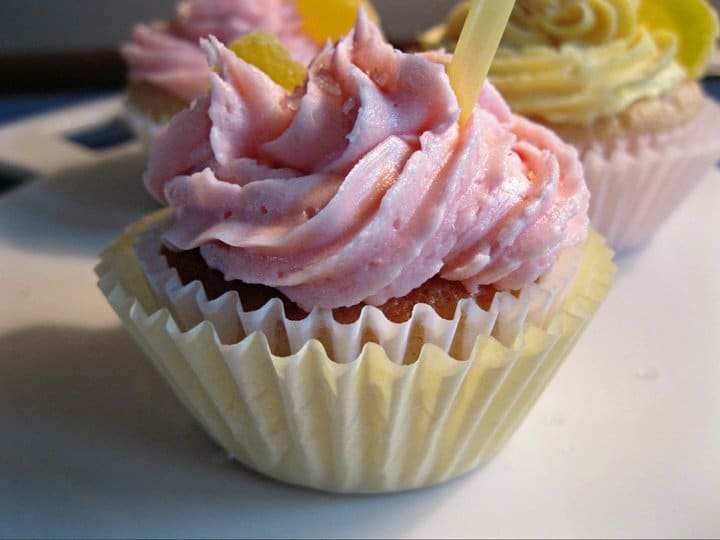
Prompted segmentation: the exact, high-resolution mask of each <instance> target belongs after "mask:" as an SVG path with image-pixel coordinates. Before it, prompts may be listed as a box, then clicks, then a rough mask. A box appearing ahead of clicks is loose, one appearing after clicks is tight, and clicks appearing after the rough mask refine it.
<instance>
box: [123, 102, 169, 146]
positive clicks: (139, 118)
mask: <svg viewBox="0 0 720 540" xmlns="http://www.w3.org/2000/svg"><path fill="white" fill-rule="evenodd" d="M123 118H124V120H125V123H126V124H127V125H128V127H129V128H130V130H131V131H132V132H133V134H134V135H135V137H137V138H138V139H139V140H140V142H141V144H142V147H143V150H144V151H145V154H149V153H150V149H151V148H152V145H153V143H154V142H155V139H157V136H158V135H159V134H160V132H161V131H162V130H163V129H164V128H165V126H166V125H167V123H168V122H169V121H170V118H171V117H169V116H168V117H167V118H161V119H157V120H156V119H154V118H152V117H151V116H150V115H148V114H147V113H145V112H143V111H142V110H141V109H139V108H138V107H136V106H135V105H133V104H132V103H131V102H130V101H129V100H127V99H126V100H125V106H124V107H123Z"/></svg>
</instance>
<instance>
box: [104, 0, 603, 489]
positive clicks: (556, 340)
mask: <svg viewBox="0 0 720 540" xmlns="http://www.w3.org/2000/svg"><path fill="white" fill-rule="evenodd" d="M203 48H204V50H205V51H206V52H207V55H208V59H209V63H210V65H212V66H213V67H214V69H213V71H212V73H211V75H210V91H209V94H208V95H207V96H206V97H203V98H200V99H198V100H196V101H195V102H194V104H193V105H192V107H191V108H189V109H187V110H185V111H183V112H181V113H180V114H178V115H176V116H175V117H174V118H173V119H172V120H171V121H170V123H169V125H168V127H167V129H166V130H165V131H164V132H163V133H162V134H161V136H160V137H159V139H158V142H157V144H156V145H155V146H154V148H153V151H152V154H151V156H150V159H149V162H148V167H147V170H146V172H145V175H144V182H145V185H146V186H147V188H148V190H149V191H150V193H152V194H153V195H154V196H155V197H157V198H158V200H159V201H160V202H162V203H163V204H166V205H167V206H168V207H167V208H165V209H163V210H161V211H159V212H158V213H156V214H153V215H150V216H148V217H146V218H145V219H143V220H141V221H139V222H138V223H135V224H134V225H132V226H130V227H129V228H128V229H127V230H126V232H125V233H124V234H123V235H121V236H120V237H119V238H118V239H117V240H116V241H115V242H114V243H113V244H112V245H111V246H110V247H109V248H108V249H107V250H106V251H105V252H104V253H103V254H102V257H101V259H102V260H101V262H100V264H99V265H98V267H97V273H98V275H99V286H100V289H101V290H102V291H103V293H104V294H105V295H106V296H107V299H108V301H109V303H110V304H111V305H112V306H113V308H114V309H115V310H116V311H117V313H118V315H119V316H120V318H121V319H122V321H123V322H124V324H125V325H126V327H127V328H128V329H129V330H130V332H131V333H132V335H133V336H134V337H135V338H136V339H137V341H138V342H139V343H140V345H141V346H142V348H143V349H144V350H145V351H146V353H147V354H148V356H149V357H150V358H151V360H152V362H153V363H154V364H155V366H156V367H157V369H158V371H159V372H160V373H161V374H162V375H163V376H164V377H165V378H166V379H167V380H168V382H169V384H170V385H171V386H172V387H173V388H174V389H175V391H176V392H177V394H178V396H179V397H180V399H181V400H182V401H183V403H185V405H186V406H187V408H188V409H189V410H190V411H191V412H192V414H193V415H194V416H195V418H196V419H197V421H198V422H199V423H200V424H202V425H203V426H204V427H205V429H206V430H207V431H208V433H209V434H210V435H211V436H212V437H213V439H214V440H215V441H217V443H218V444H220V445H221V446H222V447H223V448H224V449H225V450H226V451H227V452H228V453H229V454H230V455H231V456H233V457H234V458H236V459H237V460H238V461H239V462H241V463H242V464H244V465H245V466H247V467H249V468H251V469H254V470H256V471H258V472H260V473H262V474H265V475H268V476H270V477H272V478H276V479H278V480H281V481H284V482H289V483H292V484H298V485H302V486H307V487H311V488H315V489H321V490H327V491H333V492H356V493H357V492H364V493H367V492H388V491H398V490H406V489H412V488H418V487H421V486H427V485H431V484H436V483H438V482H443V481H446V480H449V479H451V478H454V477H456V476H458V475H461V474H463V473H465V472H466V471H469V470H470V469H473V468H474V467H476V466H478V465H479V464H481V463H484V462H486V461H487V460H489V459H490V458H491V457H492V456H493V455H495V454H496V453H497V452H498V450H499V449H500V448H501V447H502V446H503V444H504V443H505V442H506V441H507V440H508V438H509V437H510V436H511V435H512V433H513V432H514V430H515V429H516V428H517V426H518V425H519V424H520V422H521V421H522V419H523V418H524V417H525V415H526V414H527V412H528V411H529V409H530V408H531V406H532V404H533V403H534V402H535V401H536V399H537V398H538V397H539V395H540V393H541V392H542V390H543V389H544V388H545V386H546V385H547V383H548V382H549V380H550V379H551V377H552V375H553V373H554V372H555V371H556V370H557V368H558V367H559V366H560V364H561V363H562V361H563V360H564V358H565V357H566V356H567V354H568V352H569V350H570V349H571V347H572V345H573V344H574V342H575V340H576V339H577V338H578V337H579V335H580V333H581V331H582V329H583V328H584V327H585V325H586V324H587V323H588V321H589V319H590V318H591V316H592V315H593V313H594V312H595V310H596V309H597V307H598V306H599V304H600V303H601V301H602V299H603V298H604V296H605V294H606V292H607V290H608V288H609V286H610V283H611V281H612V275H613V271H614V267H613V265H612V262H611V257H612V253H611V251H610V250H609V249H608V248H606V247H605V245H604V241H603V239H602V237H601V236H599V235H598V234H597V233H594V232H592V231H590V230H589V228H588V216H587V205H588V192H587V188H586V185H585V182H584V179H583V174H582V166H581V164H580V161H579V160H578V157H577V152H576V151H575V150H574V148H572V147H571V146H569V145H567V144H565V143H563V142H562V141H561V140H560V139H559V138H558V137H557V136H556V135H554V134H553V133H552V132H551V131H549V130H547V129H546V128H544V127H542V126H539V125H537V124H534V123H532V122H530V121H528V120H526V119H524V118H522V117H520V116H517V115H515V114H512V113H511V112H510V110H509V108H508V107H507V105H506V103H505V102H504V101H503V99H502V98H501V96H500V95H499V94H498V93H497V92H496V91H495V89H494V88H493V86H492V85H491V84H489V83H486V84H485V86H484V89H483V91H482V93H481V95H480V97H479V99H478V102H477V105H476V106H475V108H474V110H473V112H472V114H471V115H470V119H469V120H468V121H467V122H466V123H464V124H462V125H460V124H459V123H458V115H459V109H458V104H457V100H456V98H455V95H454V94H453V92H452V90H451V87H450V85H449V81H448V78H447V75H446V73H445V63H446V62H447V60H448V57H447V55H443V54H435V53H431V54H419V55H415V54H406V53H403V52H401V51H399V50H395V49H394V48H393V47H392V46H391V45H389V44H388V43H387V42H386V41H385V40H384V38H383V36H382V34H381V32H380V31H379V30H378V28H377V27H376V26H375V25H374V24H373V23H372V22H371V21H369V20H368V19H367V18H366V17H365V16H364V15H363V14H362V12H361V13H360V15H359V16H358V18H357V22H356V24H355V27H354V28H353V29H352V31H351V32H350V33H349V34H348V35H346V36H345V37H343V38H341V39H340V40H339V41H338V42H337V43H336V44H335V45H333V46H328V47H327V48H326V49H324V50H323V51H322V52H321V53H320V54H319V55H318V56H317V57H316V58H315V59H314V60H313V61H312V63H311V64H310V67H309V68H308V76H307V80H306V81H305V84H304V85H303V86H302V87H298V88H296V89H295V90H294V91H287V90H286V89H284V88H282V87H281V86H279V85H277V84H276V83H274V82H273V80H272V79H271V78H270V77H268V76H267V75H266V74H265V73H264V72H263V71H261V70H259V69H257V68H256V67H255V66H253V65H250V64H248V63H246V62H245V61H243V60H241V59H239V58H238V57H236V56H235V55H234V54H233V53H232V51H230V50H229V49H227V48H226V47H225V46H224V45H223V44H222V43H221V42H220V41H219V40H217V39H215V38H214V37H209V38H208V39H207V40H204V41H203Z"/></svg>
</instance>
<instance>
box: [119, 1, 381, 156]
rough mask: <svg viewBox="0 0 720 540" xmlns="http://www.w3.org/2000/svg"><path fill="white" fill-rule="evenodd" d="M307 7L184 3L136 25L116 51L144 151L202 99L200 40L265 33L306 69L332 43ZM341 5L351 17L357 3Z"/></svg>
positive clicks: (203, 65) (273, 3) (205, 77)
mask: <svg viewBox="0 0 720 540" xmlns="http://www.w3.org/2000/svg"><path fill="white" fill-rule="evenodd" d="M307 4H312V3H311V2H310V3H309V2H307V1H305V2H303V1H302V0H300V1H299V2H296V1H294V0H292V1H290V0H184V1H183V2H180V3H179V4H178V5H177V8H176V11H175V14H174V16H173V17H172V18H170V19H169V20H166V21H155V22H152V23H149V24H143V23H140V24H138V25H136V26H135V28H134V29H133V32H132V38H131V40H130V41H128V42H127V43H125V44H123V45H122V46H121V48H120V53H121V55H122V57H123V59H124V60H125V62H126V64H127V68H128V89H127V108H126V112H127V118H128V121H129V123H130V125H131V127H132V128H133V130H134V131H135V132H136V134H138V135H139V136H140V138H141V139H142V140H143V142H144V143H146V145H149V144H150V143H151V141H153V140H154V138H155V137H156V136H157V133H158V132H159V131H160V129H161V128H162V127H163V126H164V125H165V124H166V123H167V121H168V119H169V118H170V117H171V116H172V115H174V114H175V113H177V112H179V111H181V110H183V109H184V108H185V107H187V106H188V105H189V104H190V103H191V102H192V101H193V100H195V99H197V98H199V97H201V96H203V95H205V94H206V93H207V90H208V75H209V73H210V71H209V68H208V64H207V60H206V55H205V53H204V52H203V50H202V49H201V48H200V44H199V40H200V39H201V38H204V37H207V36H208V35H210V34H212V35H214V36H215V37H216V38H217V39H219V40H220V41H221V42H223V43H226V44H230V43H232V42H233V41H234V40H237V39H239V38H241V37H242V36H245V35H247V34H249V33H252V32H258V31H262V32H268V33H270V34H273V35H274V36H276V37H277V38H278V39H279V40H280V42H281V43H282V44H283V45H284V46H285V48H286V49H287V51H288V52H289V53H290V56H291V57H292V59H293V60H295V61H296V62H298V63H300V64H302V65H307V63H308V62H309V61H310V60H311V59H312V58H313V57H314V56H315V55H316V54H317V53H318V52H319V51H320V49H321V48H322V46H324V45H325V42H326V41H327V39H328V38H333V35H332V32H330V34H328V33H327V30H326V28H327V26H328V25H327V24H322V21H320V22H319V23H318V21H315V14H313V13H312V12H311V10H312V8H313V6H312V5H307ZM340 4H343V5H339V7H338V9H341V8H343V7H344V5H345V4H347V5H348V6H349V8H348V7H347V6H345V9H344V11H345V12H347V11H348V10H349V9H352V10H353V11H352V13H353V15H354V9H355V7H356V6H357V4H358V2H352V1H350V0H346V1H345V2H340ZM373 13H374V12H373ZM321 15H322V14H318V17H321ZM318 24H319V26H318ZM340 24H341V25H345V27H344V28H343V29H342V33H345V32H347V31H348V30H349V28H350V27H351V26H352V21H343V20H341V21H340ZM331 25H332V24H331ZM336 25H337V23H336ZM335 37H336V36H335Z"/></svg>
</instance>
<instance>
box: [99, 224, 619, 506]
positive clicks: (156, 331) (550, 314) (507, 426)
mask: <svg viewBox="0 0 720 540" xmlns="http://www.w3.org/2000/svg"><path fill="white" fill-rule="evenodd" d="M166 215H167V213H166V212H165V211H161V212H160V213H158V214H155V215H152V216H150V217H148V218H146V219H144V220H141V221H140V222H138V223H136V224H134V225H132V226H131V227H129V228H128V230H127V231H126V232H125V233H124V234H123V235H122V236H121V237H120V238H118V239H117V240H116V241H115V242H114V243H113V244H112V245H111V246H110V247H109V248H108V249H107V250H106V251H105V252H104V253H103V254H102V256H101V262H100V263H99V264H98V266H97V268H96V272H97V274H98V276H99V287H100V289H101V290H102V291H103V293H104V294H105V295H106V297H107V299H108V301H109V303H110V305H111V306H112V307H113V308H114V309H115V311H116V312H117V313H118V315H119V316H120V318H121V320H122V321H123V323H124V324H125V326H126V327H127V328H128V330H129V331H130V332H131V334H132V335H133V336H134V338H135V339H136V340H137V342H138V343H139V344H140V346H141V347H142V348H143V350H144V351H145V352H146V353H147V355H148V356H149V358H150V359H151V360H152V362H153V363H154V365H155V366H156V368H157V369H158V371H159V372H160V373H161V374H162V375H163V376H164V377H165V378H166V379H167V380H168V382H169V384H170V385H171V386H172V387H173V389H174V390H175V392H176V393H177V395H178V396H179V398H180V399H181V401H182V402H183V403H184V404H185V405H186V407H187V408H188V410H189V411H191V412H192V414H193V415H194V416H195V418H196V419H197V420H198V422H200V423H201V424H202V425H203V426H204V427H205V429H206V430H207V431H208V433H209V434H210V435H211V436H212V437H213V438H214V439H215V440H216V441H217V442H218V443H219V444H220V445H221V446H223V447H224V448H225V449H226V450H227V451H228V452H229V453H230V454H231V455H232V456H234V457H235V458H236V459H237V460H238V461H240V462H241V463H243V464H244V465H246V466H248V467H249V468H252V469H254V470H256V471H258V472H260V473H263V474H266V475H268V476H270V477H273V478H276V479H278V480H281V481H284V482H289V483H292V484H298V485H302V486H307V487H312V488H316V489H321V490H327V491H333V492H355V493H372V492H388V491H399V490H407V489H413V488H418V487H422V486H427V485H432V484H436V483H439V482H443V481H446V480H449V479H451V478H454V477H457V476H459V475H461V474H463V473H465V472H467V471H469V470H471V469H472V468H474V467H476V466H478V465H479V464H481V463H484V462H486V461H488V460H489V459H490V458H491V457H492V456H494V455H495V454H496V453H497V451H498V450H499V449H500V448H501V447H502V446H503V444H504V443H505V442H506V440H507V439H508V438H509V437H510V435H512V433H513V432H514V431H515V429H516V428H517V426H518V425H519V424H520V422H521V421H522V419H523V418H524V417H525V416H526V414H527V412H528V411H529V409H530V407H531V406H532V405H533V403H534V402H535V401H536V400H537V398H538V397H539V395H540V394H541V392H542V390H543V389H544V388H545V386H546V385H547V383H548V382H549V380H550V379H551V377H552V375H553V374H554V373H555V371H556V370H557V368H558V367H559V366H560V364H561V363H562V361H563V360H564V358H565V357H566V355H567V353H568V352H569V350H570V349H571V348H572V346H573V344H574V343H575V341H576V340H577V338H578V337H579V335H580V333H581V331H582V329H583V328H584V327H585V325H586V324H587V323H588V321H589V320H590V318H591V316H592V315H593V314H594V312H595V311H596V309H597V308H598V306H599V305H600V303H601V302H602V300H603V299H604V297H605V295H606V294H607V291H608V290H609V288H610V285H611V282H612V277H613V274H614V271H615V267H614V265H613V264H612V261H611V257H612V252H611V251H610V250H609V249H608V248H606V247H605V245H604V241H603V239H602V237H600V236H599V235H597V234H595V233H591V234H590V237H589V239H588V241H587V242H586V243H585V245H584V246H583V247H582V250H581V256H580V257H566V259H567V261H568V262H567V264H556V266H560V267H563V266H564V267H565V268H564V269H563V271H562V272H556V269H553V271H552V272H551V274H550V276H549V277H548V278H547V282H546V287H547V288H545V289H544V288H542V287H540V286H537V287H534V288H531V289H529V290H530V291H531V292H530V293H525V292H524V291H523V292H521V293H520V295H519V298H517V299H516V301H515V302H514V304H513V303H512V302H511V301H510V300H509V299H507V298H506V299H505V300H504V301H498V302H496V303H494V307H493V308H491V310H490V311H493V310H494V311H495V312H496V315H490V316H489V317H490V319H494V320H493V323H492V324H491V325H489V327H488V324H489V323H487V324H486V328H485V330H486V332H482V333H481V332H476V333H475V334H474V336H476V337H474V339H473V340H471V343H472V346H471V348H470V350H469V353H468V354H467V357H466V359H463V360H457V359H455V358H453V357H452V356H451V354H450V353H451V352H453V350H458V351H459V350H462V346H461V345H458V342H459V341H463V340H466V336H467V334H468V330H469V328H468V325H467V324H466V322H468V323H469V324H471V325H472V324H473V321H464V320H462V319H463V311H462V309H460V308H458V311H457V312H456V318H459V319H460V320H459V321H455V322H454V326H453V328H454V330H453V331H452V332H451V333H457V332H460V334H462V335H463V339H461V340H459V341H458V339H456V336H455V335H453V337H452V338H451V339H449V340H445V341H446V344H448V343H449V345H447V347H446V349H445V350H444V349H443V348H441V347H440V346H438V345H436V344H433V343H425V344H423V345H422V346H421V347H420V349H419V353H418V357H417V360H416V361H415V362H413V363H412V364H410V365H401V364H399V363H397V361H398V358H399V357H398V358H396V359H395V361H393V360H392V359H391V358H390V357H389V355H388V353H387V351H386V350H385V348H383V347H382V346H380V345H378V344H377V343H373V342H366V343H364V344H363V345H362V347H361V349H360V351H359V353H358V354H357V356H356V357H355V358H353V359H352V360H351V361H348V362H344V363H343V362H338V361H333V359H331V358H330V357H329V356H328V353H327V351H326V348H325V347H324V346H323V344H322V343H321V341H319V340H318V339H308V340H307V341H305V342H304V343H303V344H302V345H301V346H299V348H297V350H292V351H291V352H289V353H288V354H285V355H278V354H273V350H272V349H273V347H272V346H271V344H270V342H271V341H273V340H274V339H275V337H274V336H273V334H275V335H277V334H280V335H282V334H283V332H285V333H286V332H287V330H282V329H281V330H278V328H277V326H276V327H275V328H270V330H269V332H268V333H269V334H271V336H270V338H268V335H267V334H268V333H265V332H261V331H258V330H255V331H252V332H247V333H246V332H245V331H244V329H243V331H242V332H240V333H238V330H237V328H236V330H234V332H235V333H236V335H237V337H238V339H237V340H233V339H232V332H233V331H232V330H231V326H233V325H234V323H233V325H227V324H226V322H225V321H224V319H230V320H240V321H241V322H242V317H241V316H240V315H239V314H235V315H234V316H232V311H237V310H238V307H237V306H238V305H239V302H237V298H236V296H237V295H236V294H235V293H228V294H226V295H223V296H222V297H220V298H219V299H217V300H215V301H212V302H208V301H207V300H205V301H204V302H203V297H204V294H202V293H200V294H198V292H197V291H195V292H194V293H193V294H187V295H186V296H189V297H192V296H193V295H194V297H195V298H196V300H195V301H194V302H188V303H187V304H183V305H185V307H183V308H182V309H183V310H184V309H186V308H187V306H190V305H193V304H194V305H195V307H196V309H197V310H198V312H200V313H202V311H203V310H206V311H207V310H208V309H211V310H212V308H208V305H210V304H212V305H213V307H215V308H217V309H216V310H215V311H214V314H213V316H212V317H210V318H203V319H202V320H201V321H200V322H198V323H197V324H194V325H192V326H185V324H184V323H183V322H180V321H179V320H178V319H177V314H175V315H174V314H173V313H171V310H170V309H169V308H168V307H166V306H167V304H166V303H165V302H167V301H168V298H167V296H165V297H163V294H166V295H167V294H169V296H170V297H174V298H177V296H178V291H180V290H181V289H183V287H182V286H181V287H179V288H177V290H174V291H173V287H166V288H165V291H166V292H165V293H163V292H161V294H158V292H157V291H155V290H153V286H151V285H150V284H149V281H148V280H147V279H146V275H145V272H147V271H148V269H147V268H145V269H144V270H143V269H141V266H140V263H139V261H138V258H137V256H136V250H135V249H134V244H135V243H136V242H137V240H138V238H141V237H142V235H143V234H144V232H145V231H147V230H150V229H152V227H153V226H155V225H156V224H157V223H158V222H159V221H161V220H162V219H163V218H164V217H165V216H166ZM158 258H161V257H158ZM151 273H152V271H151ZM560 274H564V275H572V276H573V279H571V280H569V282H568V280H567V279H565V278H564V276H562V275H560ZM541 281H542V280H541ZM166 283H167V282H166ZM558 283H561V284H562V283H567V285H562V286H558V285H557V284H558ZM156 285H157V284H155V285H154V286H156ZM192 289H193V286H192V284H189V286H188V287H187V288H186V292H187V291H189V290H192ZM554 290H557V291H560V293H557V292H553V291H554ZM167 291H169V293H168V292H167ZM548 291H549V292H548ZM180 295H182V294H180ZM233 295H235V296H233ZM523 295H525V296H526V297H528V299H523V300H521V299H522V298H523ZM507 296H512V295H507ZM539 299H540V300H542V301H539ZM511 304H512V305H511ZM506 305H510V308H511V311H512V309H515V311H517V312H518V313H516V315H515V316H513V317H508V316H507V313H505V312H504V308H505V306H506ZM548 306H549V307H548ZM177 309H178V306H174V307H173V311H176V310H177ZM187 309H189V310H190V311H192V309H190V308H187ZM366 309H367V308H366ZM373 309H374V308H373ZM478 309H479V308H478ZM420 311H422V310H420ZM468 311H471V310H468ZM183 316H187V313H186V314H184V315H183ZM266 316H267V317H271V315H266ZM311 316H314V315H313V314H311ZM203 317H204V316H203ZM423 317H424V319H423ZM191 318H192V317H191ZM361 318H362V317H361ZM465 318H466V319H467V318H468V317H465ZM421 319H423V320H425V321H426V322H428V321H429V323H428V324H429V325H430V326H431V327H432V325H433V324H435V323H434V321H433V320H432V317H428V316H427V314H425V315H423V316H422V317H421ZM469 319H472V317H469ZM211 320H212V321H214V322H211ZM411 320H412V319H411ZM488 320H489V319H488ZM513 321H514V323H517V321H522V324H520V328H519V329H518V330H517V331H515V332H514V334H513V332H511V331H510V330H508V328H510V327H512V326H513ZM186 322H187V321H186ZM386 323H387V324H393V323H389V322H387V321H386ZM505 323H507V324H505ZM323 324H325V325H328V326H330V327H335V326H349V325H340V324H339V323H335V322H334V321H328V320H327V319H323ZM406 324H408V325H410V326H411V327H413V325H414V324H417V321H415V322H414V323H412V322H410V321H409V322H408V323H406ZM503 324H505V326H506V327H505V328H503ZM218 327H222V330H221V331H220V332H219V331H218ZM314 328H315V330H319V331H321V333H322V332H323V331H324V329H326V327H323V326H322V325H321V326H317V325H316V326H315V327H314ZM416 328H418V327H416ZM419 328H421V329H422V330H423V331H425V330H426V329H425V328H423V327H422V325H420V326H419ZM344 330H347V329H344ZM508 332H509V333H508ZM494 333H495V334H503V333H504V335H502V336H501V338H502V339H499V338H498V337H495V336H494V335H493V334H494ZM245 334H246V335H245ZM429 334H432V331H428V332H425V335H429ZM478 334H479V335H478ZM342 335H343V334H342V332H340V333H339V334H338V336H342ZM403 335H405V336H406V337H407V339H415V338H416V337H417V335H416V332H414V331H412V330H411V331H407V332H405V333H404V334H403ZM319 337H320V338H321V339H325V340H327V335H324V336H323V335H321V336H319ZM374 337H377V336H374ZM423 337H425V336H423ZM510 338H512V343H510V344H504V343H503V341H507V340H508V339H510ZM330 339H332V336H331V338H330ZM395 339H399V338H397V337H396V338H395ZM275 346H276V347H277V346H278V344H277V343H275ZM448 347H449V348H448ZM405 348H406V349H407V348H408V347H405ZM334 349H335V350H336V351H337V350H338V346H337V345H336V346H334Z"/></svg>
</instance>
